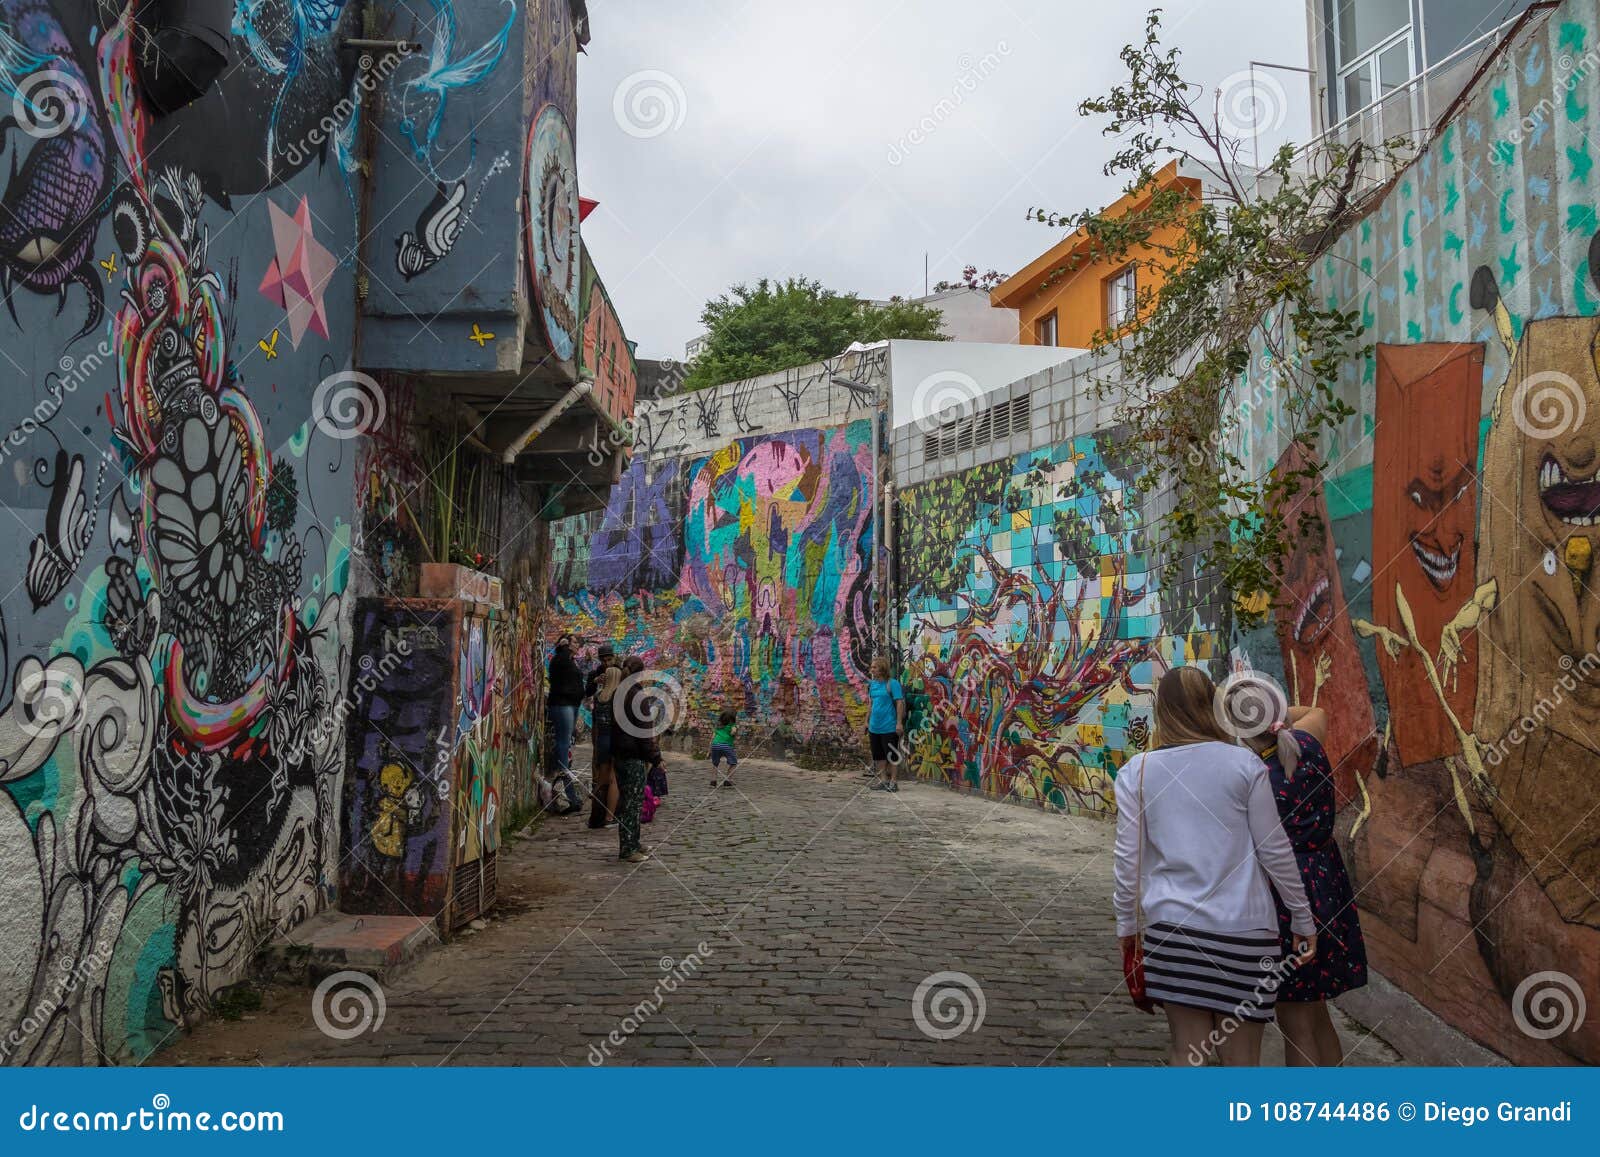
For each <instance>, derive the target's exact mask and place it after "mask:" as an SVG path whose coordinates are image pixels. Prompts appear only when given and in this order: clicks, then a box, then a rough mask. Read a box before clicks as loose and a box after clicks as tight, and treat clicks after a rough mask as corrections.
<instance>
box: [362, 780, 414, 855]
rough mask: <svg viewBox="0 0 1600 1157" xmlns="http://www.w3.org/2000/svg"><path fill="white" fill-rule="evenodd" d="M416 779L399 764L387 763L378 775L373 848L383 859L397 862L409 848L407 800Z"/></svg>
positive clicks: (408, 806) (408, 807)
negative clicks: (378, 794)
mask: <svg viewBox="0 0 1600 1157" xmlns="http://www.w3.org/2000/svg"><path fill="white" fill-rule="evenodd" d="M415 780H416V777H415V776H414V775H413V774H412V773H411V771H410V770H409V769H408V768H405V767H402V766H401V765H400V764H398V763H386V764H384V765H383V769H382V770H381V771H379V772H378V790H379V791H380V792H381V793H382V794H381V795H380V796H379V797H378V807H377V812H378V815H377V819H376V821H375V822H374V823H373V825H372V846H373V848H374V850H376V851H377V853H378V854H379V855H380V856H385V857H387V858H389V859H391V860H398V859H399V858H400V856H401V853H402V852H404V851H405V846H406V829H407V824H406V815H407V813H408V812H409V811H410V810H411V804H410V802H409V800H408V797H409V796H410V795H411V793H412V786H413V784H414V782H415Z"/></svg>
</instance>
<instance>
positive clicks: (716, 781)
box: [711, 779, 722, 787]
mask: <svg viewBox="0 0 1600 1157" xmlns="http://www.w3.org/2000/svg"><path fill="white" fill-rule="evenodd" d="M711 786H712V787H721V786H722V781H721V780H720V779H714V780H712V781H711Z"/></svg>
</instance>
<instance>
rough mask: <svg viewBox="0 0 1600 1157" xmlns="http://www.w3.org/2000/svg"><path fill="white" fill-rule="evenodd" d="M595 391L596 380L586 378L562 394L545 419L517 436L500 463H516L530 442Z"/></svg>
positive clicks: (541, 419)
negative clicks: (518, 456) (578, 401)
mask: <svg viewBox="0 0 1600 1157" xmlns="http://www.w3.org/2000/svg"><path fill="white" fill-rule="evenodd" d="M593 390H594V379H593V378H585V379H584V380H583V381H581V382H579V383H578V384H577V385H575V386H573V387H572V389H570V390H568V391H567V392H566V393H564V394H562V395H561V397H560V398H559V399H557V401H556V404H555V405H553V406H551V407H550V409H549V410H548V411H547V412H546V413H545V415H544V417H542V418H540V419H539V420H538V421H537V422H535V423H534V424H533V425H531V426H529V427H528V428H527V429H526V430H524V431H523V432H522V433H521V434H520V435H518V436H517V438H516V440H515V441H513V442H512V443H511V445H509V446H507V447H506V449H505V452H504V453H503V454H501V455H500V461H502V462H504V463H505V464H506V465H507V466H509V465H511V464H512V463H513V462H515V461H516V460H517V455H518V454H520V453H522V452H523V451H524V450H526V449H527V448H528V443H529V442H532V441H533V440H534V439H535V438H537V437H538V436H539V435H540V434H543V433H544V432H545V431H546V430H548V429H549V428H550V427H551V426H552V425H554V424H555V420H556V419H557V418H559V417H561V415H562V414H565V413H566V412H567V411H568V410H569V409H571V408H572V404H573V403H574V402H576V401H577V400H578V399H579V398H581V397H583V396H584V395H585V394H588V393H592V392H593Z"/></svg>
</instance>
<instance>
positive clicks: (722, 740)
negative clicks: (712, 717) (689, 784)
mask: <svg viewBox="0 0 1600 1157" xmlns="http://www.w3.org/2000/svg"><path fill="white" fill-rule="evenodd" d="M738 722H739V716H738V715H737V714H735V713H734V712H732V711H724V712H723V713H722V714H721V715H719V716H717V730H716V731H715V732H714V733H713V734H712V736H711V771H712V773H713V776H714V778H713V779H712V780H711V786H712V787H732V786H733V769H734V768H736V767H738V766H739V757H738V756H737V755H736V754H734V750H733V733H734V730H735V729H736V728H737V726H738ZM724 759H726V760H727V761H728V771H727V774H726V775H724V774H723V773H722V769H721V764H722V761H723V760H724Z"/></svg>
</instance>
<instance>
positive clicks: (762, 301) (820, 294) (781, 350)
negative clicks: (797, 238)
mask: <svg viewBox="0 0 1600 1157" xmlns="http://www.w3.org/2000/svg"><path fill="white" fill-rule="evenodd" d="M700 321H701V324H703V325H704V326H705V327H706V334H707V337H706V344H705V347H704V348H703V349H701V351H700V353H699V354H698V355H697V356H696V357H695V359H694V360H693V361H692V362H690V363H689V372H688V373H687V374H686V375H685V377H684V380H683V388H684V389H685V390H703V389H705V388H707V387H708V386H717V385H721V384H722V383H723V382H733V381H738V380H739V379H740V378H753V377H755V376H756V375H758V374H769V373H772V372H773V371H775V370H786V369H789V368H790V367H791V366H803V365H805V364H806V363H807V362H815V361H820V360H822V359H823V358H830V357H833V356H835V355H836V354H839V353H842V352H843V351H844V350H845V349H847V348H848V347H849V345H850V343H851V342H857V341H859V342H876V341H885V340H887V339H890V338H913V339H918V340H922V341H943V340H945V335H944V334H943V333H941V332H940V329H939V322H940V318H939V311H938V310H936V309H930V308H928V307H927V306H922V305H917V304H915V303H913V302H909V301H901V300H899V299H895V300H892V301H890V302H888V303H887V304H884V305H876V304H874V303H873V302H870V301H864V300H862V299H861V298H859V297H857V296H856V295H855V294H853V293H835V292H834V291H833V290H831V289H824V288H823V287H822V284H821V282H818V281H812V280H809V279H807V278H804V277H793V278H789V279H787V280H784V281H775V280H772V279H770V278H766V277H763V278H762V279H761V280H760V281H758V282H756V283H755V285H753V286H750V285H735V286H734V287H733V288H732V289H731V290H729V291H728V292H727V293H724V294H722V295H721V296H720V297H716V298H713V299H712V300H711V301H709V302H707V303H706V307H705V310H704V311H703V312H702V313H701V314H700Z"/></svg>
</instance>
